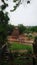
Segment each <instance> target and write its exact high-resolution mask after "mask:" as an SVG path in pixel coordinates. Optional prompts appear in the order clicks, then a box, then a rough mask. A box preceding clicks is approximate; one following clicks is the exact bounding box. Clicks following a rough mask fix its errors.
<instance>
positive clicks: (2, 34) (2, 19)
mask: <svg viewBox="0 0 37 65" xmlns="http://www.w3.org/2000/svg"><path fill="white" fill-rule="evenodd" d="M1 1H2V3H3V5H0V48H1V50H0V57H1V51H2V50H3V51H4V50H6V49H7V47H6V42H7V32H8V30H7V28H8V27H7V26H8V20H9V17H8V15H7V13H4V10H5V9H6V7H8V4H7V3H6V2H5V0H1ZM16 1H18V3H16V5H15V6H14V9H13V10H11V11H12V12H13V11H15V10H16V9H17V7H18V6H19V5H20V2H21V0H13V2H16ZM27 3H29V0H28V2H27ZM4 44H5V45H4ZM4 46H5V49H3V48H4ZM2 54H3V53H2Z"/></svg>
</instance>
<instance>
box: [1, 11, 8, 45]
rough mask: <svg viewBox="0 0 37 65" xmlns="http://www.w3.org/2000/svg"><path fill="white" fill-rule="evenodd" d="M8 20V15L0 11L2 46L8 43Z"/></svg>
mask: <svg viewBox="0 0 37 65" xmlns="http://www.w3.org/2000/svg"><path fill="white" fill-rule="evenodd" d="M8 20H9V17H8V15H7V13H4V12H3V11H0V43H1V44H4V43H5V42H6V38H7V26H8ZM1 44H0V45H1Z"/></svg>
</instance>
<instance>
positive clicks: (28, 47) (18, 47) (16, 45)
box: [9, 42, 33, 50]
mask: <svg viewBox="0 0 37 65" xmlns="http://www.w3.org/2000/svg"><path fill="white" fill-rule="evenodd" d="M9 49H10V50H32V49H33V47H32V46H31V45H24V44H20V43H16V42H13V43H12V44H10V45H9Z"/></svg>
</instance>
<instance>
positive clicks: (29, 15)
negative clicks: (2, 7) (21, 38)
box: [6, 0, 37, 26]
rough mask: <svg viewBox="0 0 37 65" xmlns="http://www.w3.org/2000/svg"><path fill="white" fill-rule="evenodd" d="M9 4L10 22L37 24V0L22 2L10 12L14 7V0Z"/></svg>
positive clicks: (10, 0)
mask: <svg viewBox="0 0 37 65" xmlns="http://www.w3.org/2000/svg"><path fill="white" fill-rule="evenodd" d="M8 4H9V7H8V8H7V9H6V11H8V12H9V17H10V21H9V23H11V24H14V25H18V24H23V25H25V26H27V25H28V26H35V25H37V0H31V3H30V4H28V5H27V4H25V5H24V3H23V4H21V5H20V6H19V7H18V8H17V10H16V11H14V12H10V9H13V7H12V0H9V1H8Z"/></svg>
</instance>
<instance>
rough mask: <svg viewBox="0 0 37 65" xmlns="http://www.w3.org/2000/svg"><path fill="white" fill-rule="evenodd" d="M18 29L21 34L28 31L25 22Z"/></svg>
mask: <svg viewBox="0 0 37 65" xmlns="http://www.w3.org/2000/svg"><path fill="white" fill-rule="evenodd" d="M18 29H19V32H20V34H23V33H25V31H26V27H25V26H24V25H23V24H19V25H18Z"/></svg>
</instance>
